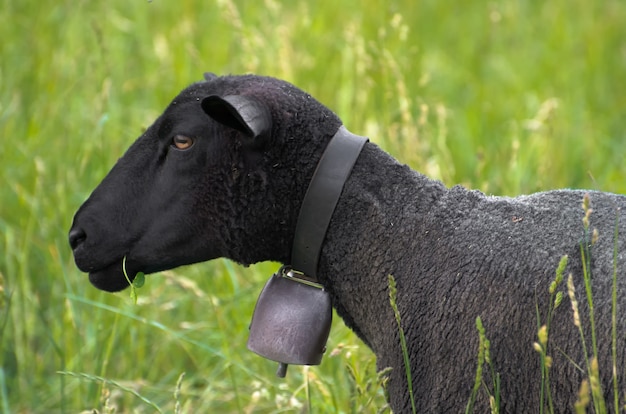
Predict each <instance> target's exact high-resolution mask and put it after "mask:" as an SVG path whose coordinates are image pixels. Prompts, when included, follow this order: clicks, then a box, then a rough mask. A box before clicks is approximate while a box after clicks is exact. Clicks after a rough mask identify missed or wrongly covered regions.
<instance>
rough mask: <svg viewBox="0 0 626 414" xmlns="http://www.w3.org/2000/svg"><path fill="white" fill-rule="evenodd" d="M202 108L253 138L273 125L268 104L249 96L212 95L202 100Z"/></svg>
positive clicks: (218, 119) (225, 123)
mask: <svg viewBox="0 0 626 414" xmlns="http://www.w3.org/2000/svg"><path fill="white" fill-rule="evenodd" d="M202 109H203V110H204V112H205V113H206V114H207V115H208V116H210V117H211V118H213V119H214V120H216V121H217V122H219V123H221V124H224V125H226V126H229V127H231V128H234V129H236V130H237V131H240V132H243V133H244V134H246V135H248V136H250V137H251V138H256V137H259V136H262V135H265V134H266V133H268V132H269V131H270V129H271V127H272V116H271V115H270V111H269V109H268V108H267V106H265V105H263V104H262V103H261V102H259V101H257V100H256V99H254V98H251V97H249V96H242V95H228V96H224V97H221V96H217V95H211V96H208V97H206V98H204V100H203V101H202Z"/></svg>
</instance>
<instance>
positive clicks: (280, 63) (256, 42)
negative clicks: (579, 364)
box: [0, 0, 626, 413]
mask: <svg viewBox="0 0 626 414" xmlns="http://www.w3.org/2000/svg"><path fill="white" fill-rule="evenodd" d="M0 10H1V12H0V38H1V39H2V41H1V42H0V136H2V138H3V143H2V145H0V164H1V165H2V168H1V169H0V195H1V199H0V200H1V201H0V398H2V401H1V402H0V410H1V411H2V412H3V413H9V412H10V413H14V412H28V413H30V412H35V413H36V412H42V413H43V412H46V413H48V412H62V413H70V412H77V411H80V410H83V409H92V408H96V409H98V410H100V411H102V412H104V411H105V410H114V409H116V410H117V411H116V412H137V413H141V412H152V411H153V408H152V407H151V406H150V405H149V404H145V402H143V400H141V399H139V398H137V396H136V395H135V394H134V393H133V392H127V391H126V390H125V389H129V390H133V391H134V392H135V393H137V394H138V395H140V396H141V397H143V398H145V399H146V400H148V401H151V402H152V403H154V404H155V405H156V406H158V407H160V409H161V410H163V411H164V412H166V411H167V412H170V411H174V410H175V408H176V405H177V404H178V406H179V409H180V411H181V412H202V411H204V412H244V413H245V412H280V411H283V412H289V411H299V410H302V409H304V408H303V407H306V409H310V410H311V411H315V412H360V411H358V410H359V409H360V408H362V407H366V408H365V410H374V409H375V408H374V407H383V406H384V398H383V396H382V391H380V388H379V387H377V386H376V384H378V382H379V381H378V379H377V377H376V374H375V372H374V371H375V368H374V365H373V363H372V362H371V361H372V355H371V353H370V352H369V351H368V350H367V349H365V347H364V346H363V344H362V343H360V342H359V341H358V340H357V339H355V337H354V336H353V335H352V334H351V333H350V332H349V331H348V330H347V329H346V328H345V327H343V325H342V324H341V322H339V319H336V320H337V321H338V322H336V323H335V325H334V327H333V330H332V333H331V339H330V342H329V352H328V355H327V356H325V358H324V361H323V364H322V365H321V366H320V367H315V368H310V369H308V368H301V369H292V370H290V373H289V375H288V378H287V379H286V380H284V381H283V380H280V381H279V380H277V379H276V378H275V377H274V375H273V370H274V365H273V364H271V363H268V362H267V361H265V360H263V359H261V358H258V357H257V356H255V355H253V354H251V353H249V352H247V351H246V350H245V342H246V339H247V324H248V322H249V317H250V315H251V314H252V309H253V306H254V302H255V300H256V297H257V295H258V292H259V290H260V288H261V286H262V284H263V282H264V280H265V279H266V278H267V277H269V275H271V274H272V273H273V271H274V270H275V269H276V265H275V264H269V263H264V264H259V265H256V266H253V267H251V268H249V269H242V268H240V267H239V266H236V265H235V264H233V263H230V262H227V261H214V262H211V263H206V264H201V265H196V266H193V267H188V268H183V269H176V270H174V271H170V272H164V273H163V274H161V275H160V276H148V277H147V283H146V285H145V286H144V287H143V288H142V289H141V291H140V295H139V298H138V301H137V304H136V305H135V304H134V303H133V302H132V301H131V300H129V298H128V294H127V293H126V292H124V293H122V294H118V295H111V294H106V293H102V292H98V291H96V290H95V289H94V288H93V287H91V286H90V285H89V283H88V282H87V280H86V277H85V275H83V274H81V273H80V272H79V271H78V270H77V269H76V268H75V267H74V265H73V261H72V257H71V253H70V250H69V248H68V245H67V241H66V233H67V230H68V228H69V226H70V223H71V217H72V215H73V213H74V211H75V210H76V208H77V207H78V206H79V205H80V204H81V202H82V201H83V200H84V199H85V198H86V197H87V196H88V194H89V192H90V191H91V190H92V189H93V188H94V187H95V185H96V184H97V183H98V182H99V181H100V180H101V179H102V177H103V176H104V174H105V173H106V172H107V171H108V169H109V168H110V167H111V166H112V164H113V163H114V162H115V160H116V159H117V158H118V157H119V156H120V155H121V154H122V153H123V151H124V150H125V149H126V148H127V147H128V146H129V145H130V143H131V142H132V141H133V140H134V139H135V137H136V136H138V135H139V134H140V133H141V131H142V129H143V128H145V127H146V126H148V125H149V124H150V123H151V122H152V121H153V120H154V118H155V117H156V116H157V115H158V114H159V113H160V111H161V110H162V109H163V108H164V106H165V105H166V104H167V102H168V101H169V100H170V99H171V98H172V97H173V96H174V95H175V94H176V93H177V92H178V90H179V89H181V88H182V87H183V86H185V85H186V84H188V83H190V82H192V81H195V80H198V79H201V75H202V72H203V71H207V70H209V71H213V72H216V73H220V74H221V73H242V72H257V73H261V74H268V75H274V76H277V77H281V78H285V79H287V80H289V81H291V82H293V83H295V84H297V85H299V86H300V87H302V88H304V89H306V90H308V91H309V92H310V93H311V94H313V95H314V96H316V97H317V98H319V99H320V100H321V101H322V102H324V103H326V104H327V105H328V106H330V107H331V108H333V109H334V110H335V111H336V112H337V113H338V114H339V115H340V116H341V117H342V118H343V119H344V121H345V124H346V125H347V126H348V127H349V128H350V129H351V130H353V131H354V132H357V133H361V134H367V135H369V136H370V137H371V139H372V141H374V142H376V143H378V144H380V145H381V146H383V147H384V148H385V149H386V150H388V151H389V152H391V153H392V154H394V155H395V156H397V157H398V158H399V159H400V160H402V161H403V162H406V163H409V164H410V165H412V166H413V167H414V168H416V169H418V170H420V171H422V172H424V173H426V174H428V175H430V176H433V177H434V178H439V179H442V180H444V182H445V183H446V184H448V185H453V184H457V183H461V184H465V185H467V186H470V187H474V188H479V189H482V190H484V191H487V192H493V193H499V194H518V193H526V192H531V191H536V190H541V189H547V188H553V187H598V188H601V189H603V190H607V191H614V192H622V193H623V192H626V182H625V181H624V180H623V177H624V174H625V172H626V170H625V168H626V167H625V165H624V163H623V154H624V152H625V151H624V150H626V139H624V138H625V137H624V122H623V114H624V113H626V100H625V99H626V98H625V97H626V94H625V93H624V91H623V90H621V89H620V85H622V83H623V82H622V80H623V78H624V75H625V74H626V56H625V52H624V50H625V47H626V46H625V43H624V42H625V40H624V39H626V28H625V27H624V25H623V22H624V21H626V5H625V4H624V2H623V1H621V0H606V1H603V2H585V1H578V0H575V1H565V0H556V1H552V2H549V3H545V4H544V3H540V2H519V1H513V0H503V1H500V2H493V1H487V0H483V1H475V2H465V3H458V2H457V3H452V2H439V1H434V0H422V1H418V2H415V1H398V2H391V3H390V2H385V1H382V0H365V1H359V2H357V1H354V0H339V1H337V0H333V1H330V0H321V1H318V2H314V3H313V2H290V3H287V2H278V1H272V0H265V1H262V2H257V3H252V2H244V1H242V0H241V1H239V0H238V1H235V0H218V1H216V2H201V1H197V0H196V1H186V2H168V1H164V0H153V1H151V2H149V1H142V0H135V1H130V2H129V1H121V0H110V1H106V2H93V1H86V0H79V1H72V2H70V1H68V0H60V1H56V2H53V3H45V4H44V3H41V2H37V1H34V0H19V1H18V0H0ZM60 372H66V373H73V374H74V375H73V376H72V375H65V374H60ZM183 372H184V373H185V376H184V380H182V382H181V383H180V384H179V385H178V386H177V382H178V379H179V378H180V376H181V374H182V373H183ZM100 378H102V379H106V381H102V380H100ZM115 384H119V385H120V386H116V385H115ZM176 389H179V393H178V394H177V397H176V398H175V397H174V391H175V390H176Z"/></svg>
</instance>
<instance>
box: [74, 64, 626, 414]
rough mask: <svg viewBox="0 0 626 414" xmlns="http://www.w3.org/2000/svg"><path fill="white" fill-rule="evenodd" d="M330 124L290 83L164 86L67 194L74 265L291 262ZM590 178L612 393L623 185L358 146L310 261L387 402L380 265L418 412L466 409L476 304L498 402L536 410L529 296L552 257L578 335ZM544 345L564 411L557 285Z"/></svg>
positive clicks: (606, 373)
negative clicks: (533, 175)
mask: <svg viewBox="0 0 626 414" xmlns="http://www.w3.org/2000/svg"><path fill="white" fill-rule="evenodd" d="M209 96H211V98H208V97H209ZM233 97H234V98H233ZM233 99H234V100H235V101H236V102H238V103H239V104H236V105H233ZM238 108H244V109H243V112H245V113H241V112H238ZM207 115H208V116H207ZM341 125H342V123H341V120H340V119H339V118H338V117H337V116H336V115H335V114H334V113H333V112H331V111H330V110H329V109H328V108H326V107H325V106H323V105H322V104H320V103H319V102H318V101H316V100H315V99H314V98H312V97H311V96H310V95H308V94H307V93H305V92H303V91H301V90H299V89H298V88H296V87H294V86H293V85H291V84H289V83H287V82H284V81H281V80H277V79H273V78H269V77H260V76H253V75H246V76H224V77H215V76H207V79H206V81H203V82H199V83H195V84H193V85H191V86H189V87H188V88H186V89H185V90H183V91H182V92H181V93H180V94H179V95H178V96H177V97H176V98H175V99H174V100H173V102H172V103H171V104H170V105H169V106H168V107H167V109H166V110H165V112H164V113H163V114H162V115H161V116H160V117H159V118H158V119H157V120H156V121H155V122H154V124H153V125H152V126H150V128H148V130H147V131H146V132H145V133H144V134H143V135H141V136H140V137H139V139H138V140H137V141H136V142H135V143H134V144H133V145H132V146H131V147H130V148H129V149H128V151H127V152H126V154H124V156H123V157H122V158H121V159H120V160H119V161H118V162H117V164H116V165H115V166H114V167H113V169H112V170H111V172H110V173H109V174H108V175H107V177H106V178H105V179H104V180H103V182H102V183H101V184H100V185H99V186H98V187H97V188H96V189H95V190H94V192H93V194H92V195H91V196H90V197H89V199H88V200H87V201H86V202H85V203H84V205H83V206H82V207H81V208H80V209H79V210H78V212H77V213H76V216H75V217H74V223H73V226H72V229H71V231H70V244H71V246H72V248H73V251H74V256H75V260H76V264H77V266H78V267H79V268H80V269H81V270H83V271H85V272H89V279H90V281H91V283H93V285H95V286H96V287H97V288H99V289H103V290H107V291H118V290H121V289H124V288H126V287H127V286H128V282H127V281H126V278H125V277H124V275H123V272H122V259H123V258H124V257H126V258H127V263H126V266H127V269H128V272H129V275H134V274H136V273H137V272H140V271H141V272H144V273H153V272H158V271H162V270H166V269H171V268H174V267H177V266H181V265H185V264H191V263H196V262H201V261H206V260H211V259H214V258H218V257H226V258H229V259H231V260H234V261H236V262H238V263H242V264H251V263H256V262H260V261H267V260H270V261H276V262H281V263H283V264H290V260H291V257H290V256H291V251H292V243H293V239H294V231H295V227H296V222H297V219H298V213H299V211H300V206H301V204H302V200H303V197H304V195H305V192H306V190H307V187H308V185H309V182H310V181H311V177H312V175H313V173H314V171H315V169H316V166H317V164H318V161H319V160H320V157H321V155H322V153H323V152H324V150H325V148H326V146H327V144H328V143H329V141H330V140H331V138H332V137H333V136H334V135H335V133H336V132H337V131H338V129H339V128H340V127H341ZM586 193H587V194H588V195H589V198H590V200H591V204H592V208H593V213H592V214H591V217H590V220H591V228H597V230H598V232H599V238H598V240H597V241H596V242H595V243H594V244H593V246H592V247H590V249H591V252H592V257H591V262H590V263H591V266H590V270H591V273H592V275H593V289H594V291H593V294H594V304H595V314H596V331H597V336H598V347H599V349H598V351H599V352H598V354H599V363H600V373H601V376H602V386H603V390H604V394H605V396H606V397H607V399H609V398H611V401H612V395H613V393H612V386H611V383H610V374H611V367H610V363H611V359H610V358H611V348H610V345H611V286H612V285H611V283H612V274H613V249H614V246H615V242H614V233H615V226H616V219H617V218H618V217H619V227H618V231H619V233H618V234H619V236H618V240H617V242H616V243H617V244H616V246H617V251H618V254H617V265H618V275H619V286H620V290H619V293H618V306H619V312H618V321H617V325H618V334H617V338H618V343H617V368H618V372H617V374H618V377H619V392H620V398H622V397H623V393H624V385H625V382H624V380H623V377H624V368H625V365H624V362H625V361H624V358H625V355H624V352H625V348H626V347H625V345H626V341H625V340H624V328H626V326H625V323H624V322H625V320H624V317H623V314H622V313H621V311H622V309H624V307H625V306H626V296H625V295H624V294H623V289H621V287H622V285H623V280H622V277H623V275H624V270H625V269H626V268H625V266H624V260H625V259H626V257H625V255H624V247H625V246H624V243H625V241H626V224H625V223H624V217H623V214H622V210H624V209H626V197H624V196H621V195H614V194H607V193H601V192H592V191H590V192H583V191H573V190H558V191H550V192H544V193H538V194H534V195H529V196H521V197H516V198H506V197H490V196H485V195H484V194H482V193H480V192H477V191H469V190H466V189H464V188H462V187H459V186H457V187H453V188H446V187H445V186H444V185H443V184H442V183H440V182H437V181H434V180H431V179H429V178H427V177H425V176H424V175H422V174H420V173H418V172H416V171H413V170H411V169H410V168H409V167H407V166H405V165H402V164H400V163H398V162H397V161H396V160H395V159H394V158H392V157H391V156H390V155H388V154H387V153H385V152H384V151H382V150H381V149H380V148H379V147H378V146H376V145H375V144H373V143H367V144H365V146H364V148H363V150H362V152H361V153H360V156H359V158H358V160H357V162H356V164H355V166H354V168H353V170H352V172H351V175H350V176H349V178H348V180H347V182H346V183H345V186H344V188H343V192H342V194H341V197H340V199H339V202H338V203H337V206H336V209H335V211H334V213H333V215H332V220H331V222H330V226H329V227H328V231H327V233H326V236H325V239H324V244H323V248H322V250H321V255H320V257H319V266H318V268H317V270H318V272H317V275H318V277H319V281H320V282H321V284H323V286H324V288H325V289H326V291H328V292H329V294H330V296H331V299H332V304H333V306H334V307H335V308H336V310H337V312H338V314H339V315H340V316H341V317H342V318H343V319H344V321H345V323H346V324H347V325H348V326H349V327H350V328H351V329H352V330H354V332H356V334H357V335H358V336H359V337H360V338H361V339H362V340H363V341H364V342H365V343H366V344H367V345H368V346H369V347H371V349H372V350H373V351H374V353H375V354H376V356H377V360H378V367H379V368H380V369H383V368H386V367H391V371H390V374H389V376H390V379H389V383H388V392H389V400H390V404H391V407H392V408H393V410H394V411H395V412H398V413H403V412H407V411H410V407H411V406H410V400H409V392H408V387H407V379H406V374H405V369H404V363H403V357H402V353H401V347H400V340H399V330H398V326H397V324H396V321H395V319H394V314H393V310H392V307H391V306H390V302H389V296H388V276H389V275H393V276H394V278H395V280H396V282H397V289H398V293H397V304H398V307H399V311H400V314H401V317H402V326H403V329H404V332H405V334H406V339H407V343H408V352H409V357H410V368H411V373H412V378H413V392H414V395H415V403H416V406H417V412H446V413H447V412H459V411H463V410H464V408H465V406H466V404H467V401H468V399H469V396H470V393H471V389H472V387H473V384H474V376H475V371H476V364H477V350H478V334H477V332H476V328H475V320H476V317H478V316H480V318H481V319H482V323H483V325H484V327H485V329H486V332H487V336H488V338H489V339H490V340H491V361H492V364H493V365H494V367H495V369H496V371H497V372H499V374H500V377H501V396H502V401H501V408H502V411H503V412H511V413H520V412H538V411H539V406H540V403H539V395H540V384H541V372H540V363H539V360H540V358H539V354H538V353H537V351H536V350H535V349H533V343H534V342H536V341H537V331H538V321H537V311H538V310H539V312H541V314H542V315H545V310H547V309H548V306H549V305H548V300H549V294H548V286H549V284H550V283H551V282H552V280H553V279H554V274H555V270H556V268H557V266H558V264H559V260H560V259H561V257H562V256H563V255H568V257H569V263H568V265H567V268H566V270H565V274H566V275H567V274H569V273H572V275H573V281H574V284H575V287H576V292H577V295H578V296H577V297H578V302H579V306H580V308H581V309H580V312H581V315H582V316H581V317H582V319H583V320H582V322H583V326H584V329H585V332H586V333H587V337H590V336H589V330H588V317H587V316H586V315H588V311H587V310H588V306H587V301H586V299H585V297H584V283H583V276H582V268H583V265H582V260H581V245H582V246H589V245H591V240H590V239H591V237H592V236H591V235H590V234H588V233H586V232H585V231H584V229H583V224H582V218H583V215H584V212H583V209H582V208H581V203H582V200H583V196H584V194H586ZM590 230H591V229H590ZM564 284H565V283H563V285H564ZM563 285H562V286H561V289H563ZM549 344H550V348H549V354H550V355H551V356H552V358H553V364H552V368H551V370H550V380H551V389H552V396H553V402H554V408H555V411H556V412H571V411H572V407H573V404H574V401H575V399H576V397H577V394H578V388H579V386H580V383H581V380H582V378H583V376H584V373H583V372H581V370H580V369H579V368H578V367H577V366H576V365H575V364H577V365H578V366H579V367H582V368H583V369H584V367H585V365H586V362H585V360H584V355H583V352H582V346H581V344H580V337H579V333H578V330H577V328H576V327H575V326H574V324H573V318H572V312H571V304H570V301H569V299H568V298H567V295H565V298H564V300H563V305H561V307H560V308H559V309H557V311H556V312H555V314H554V320H553V322H552V324H551V328H550V342H549ZM487 406H488V401H487V400H486V398H485V397H484V393H482V392H481V393H480V396H479V399H478V401H477V405H476V407H477V409H479V410H480V411H481V412H483V411H484V410H485V409H486V407H487Z"/></svg>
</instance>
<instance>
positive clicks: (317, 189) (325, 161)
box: [291, 126, 368, 282]
mask: <svg viewBox="0 0 626 414" xmlns="http://www.w3.org/2000/svg"><path fill="white" fill-rule="evenodd" d="M367 141H368V139H367V138H366V137H362V136H359V135H355V134H352V133H351V132H350V131H348V130H347V129H346V128H345V127H344V126H341V127H340V128H339V130H338V131H337V133H336V134H335V135H334V136H333V137H332V138H331V140H330V142H329V143H328V146H327V147H326V149H325V150H324V153H323V154H322V157H321V158H320V161H319V163H318V164H317V168H316V169H315V172H314V173H313V177H312V178H311V182H310V183H309V187H308V189H307V192H306V194H305V196H304V199H303V201H302V206H301V207H300V213H299V215H298V221H297V223H296V231H295V235H294V241H293V246H292V253H291V267H292V268H293V269H294V270H295V271H296V272H298V273H302V274H303V275H305V278H307V279H310V280H312V281H314V282H317V267H318V260H319V257H320V252H321V250H322V243H323V242H324V237H325V236H326V231H327V230H328V225H329V224H330V219H331V218H332V215H333V212H334V211H335V207H336V205H337V202H338V201H339V197H340V196H341V192H342V190H343V187H344V184H345V182H346V180H347V179H348V177H349V176H350V173H351V171H352V167H353V166H354V164H355V163H356V160H357V158H358V157H359V154H360V153H361V150H362V149H363V146H364V145H365V143H366V142H367Z"/></svg>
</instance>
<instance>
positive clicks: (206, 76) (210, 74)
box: [204, 72, 217, 82]
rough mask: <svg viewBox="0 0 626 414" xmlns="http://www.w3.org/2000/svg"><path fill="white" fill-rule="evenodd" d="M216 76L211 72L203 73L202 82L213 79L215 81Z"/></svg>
mask: <svg viewBox="0 0 626 414" xmlns="http://www.w3.org/2000/svg"><path fill="white" fill-rule="evenodd" d="M216 78H217V75H216V74H215V73H213V72H204V80H205V81H207V82H208V81H212V80H213V79H216Z"/></svg>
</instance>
